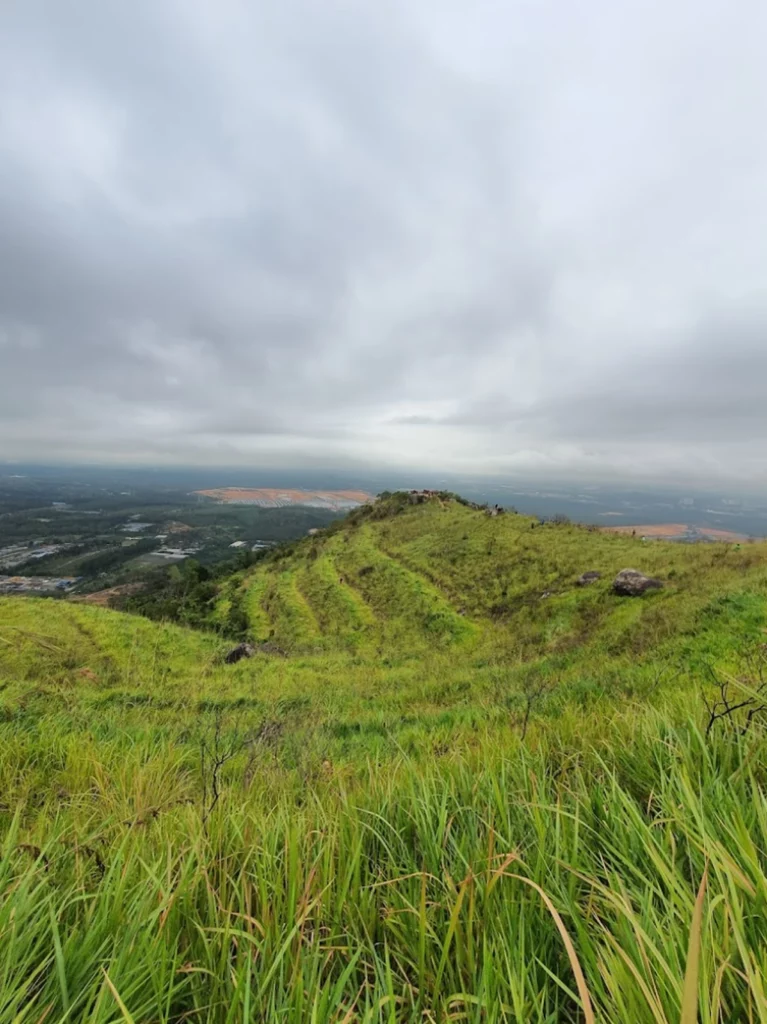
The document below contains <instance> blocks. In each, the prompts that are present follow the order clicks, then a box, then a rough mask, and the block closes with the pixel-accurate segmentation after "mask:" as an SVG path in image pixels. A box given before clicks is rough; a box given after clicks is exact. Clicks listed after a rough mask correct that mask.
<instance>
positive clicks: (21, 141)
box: [0, 0, 767, 487]
mask: <svg viewBox="0 0 767 1024" xmlns="http://www.w3.org/2000/svg"><path fill="white" fill-rule="evenodd" d="M0 27H2V31H0V460H21V461H29V462H70V463H72V462H80V463H113V464H123V465H128V464H135V465H147V464H156V465H187V466H188V465H199V466H207V465H215V464H221V465H231V466H248V465H254V464H256V465H274V466H304V465H305V466H307V467H313V466H317V465H320V464H323V465H324V464H327V465H329V466H338V467H344V466H352V467H354V466H363V465H379V466H401V467H413V468H418V467H423V466H430V467H432V468H433V467H435V466H436V467H440V468H444V470H445V471H446V472H468V471H471V472H475V473H488V474H496V473H516V474H520V475H522V476H524V477H528V478H529V477H540V478H543V477H546V476H549V477H551V478H553V479H582V480H602V479H607V478H609V479H614V480H619V479H621V480H631V479H632V478H633V479H638V480H654V481H658V482H662V481H674V482H684V481H691V482H692V481H697V482H699V483H706V484H711V485H718V484H723V485H726V484H729V483H737V484H743V485H748V486H759V487H767V467H766V466H765V460H764V451H765V444H767V402H766V401H765V399H766V398H767V384H766V383H765V382H767V286H766V285H765V278H764V267H765V257H766V256H767V253H766V252H765V249H766V247H767V242H765V239H767V191H766V190H765V188H764V182H765V180H767V136H766V135H765V132H764V130H763V125H764V124H765V123H767V64H765V62H764V59H763V39H764V38H765V37H767V9H766V8H765V7H764V6H763V5H760V4H757V3H756V0H741V2H736V3H725V2H723V0H720V2H714V0H705V2H702V3H693V2H692V0H677V2H675V3H673V4H670V5H669V4H660V3H659V2H655V0H653V2H649V3H648V2H642V3H640V2H638V0H629V2H627V3H625V4H621V5H613V4H608V3H607V2H606V0H585V2H584V3H583V4H580V5H577V7H575V6H571V7H567V6H563V5H561V4H555V3H553V2H551V0H544V2H543V3H538V4H532V3H529V2H527V0H519V2H515V3H512V4H508V5H500V4H493V3H489V2H480V3H478V4H475V5H472V6H471V9H469V8H467V7H466V6H465V5H461V4H457V3H453V2H447V3H444V2H443V3H436V2H434V0H425V2H424V3H422V4H419V5H417V9H416V5H411V4H407V3H405V2H404V0H394V2H393V3H391V4H387V5H385V8H384V7H381V6H380V5H373V4H357V5H355V4H351V3H348V2H342V0H329V2H328V3H326V4H323V5H317V4H314V3H311V2H310V0H283V2H282V3H276V2H274V0H267V2H265V3H263V4H260V5H257V6H256V5H249V4H246V3H240V2H236V0H221V2H220V3H217V4H215V5H213V6H211V5H210V4H207V3H203V2H202V0H185V2H183V3H182V2H181V0H137V2H136V3H134V4H132V5H130V6H129V7H127V6H125V5H118V4H115V3H109V2H107V3H97V2H96V0H58V2H53V0H27V2H26V3H23V4H15V5H8V6H7V7H6V8H5V9H4V10H3V12H2V14H0Z"/></svg>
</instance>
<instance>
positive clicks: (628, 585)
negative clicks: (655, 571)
mask: <svg viewBox="0 0 767 1024" xmlns="http://www.w3.org/2000/svg"><path fill="white" fill-rule="evenodd" d="M662 587H663V583H662V582H661V580H658V579H655V578H654V577H653V576H645V575H644V573H641V572H639V571H638V570H637V569H621V571H620V572H619V573H618V575H617V576H616V577H615V579H614V580H613V592H614V593H615V594H618V595H619V596H620V597H641V596H642V594H644V593H646V592H647V591H648V590H660V589H661V588H662Z"/></svg>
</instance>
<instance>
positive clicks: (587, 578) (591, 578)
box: [575, 569, 602, 587]
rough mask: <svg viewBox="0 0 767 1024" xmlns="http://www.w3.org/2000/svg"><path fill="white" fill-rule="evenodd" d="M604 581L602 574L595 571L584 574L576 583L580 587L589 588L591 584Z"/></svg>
mask: <svg viewBox="0 0 767 1024" xmlns="http://www.w3.org/2000/svg"><path fill="white" fill-rule="evenodd" d="M601 579H602V573H601V572H595V571H594V570H593V569H592V570H590V571H589V572H584V573H583V575H582V576H579V577H578V579H577V580H576V581H575V582H576V585H577V586H579V587H588V586H589V584H591V583H596V581H597V580H601Z"/></svg>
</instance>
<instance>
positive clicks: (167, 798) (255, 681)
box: [0, 492, 767, 1024]
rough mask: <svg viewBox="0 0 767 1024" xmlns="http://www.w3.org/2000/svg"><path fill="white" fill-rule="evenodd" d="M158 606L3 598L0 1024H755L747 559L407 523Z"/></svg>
mask: <svg viewBox="0 0 767 1024" xmlns="http://www.w3.org/2000/svg"><path fill="white" fill-rule="evenodd" d="M629 567H631V568H635V569H637V570H640V571H641V572H643V573H645V574H647V575H648V576H651V577H655V578H657V579H658V580H660V581H661V582H662V584H663V586H662V588H659V589H654V590H651V591H648V592H647V593H645V594H643V595H642V596H641V597H623V596H619V595H618V594H616V593H615V591H614V588H613V586H612V581H613V579H614V578H615V576H616V575H617V573H618V572H620V571H621V570H623V569H625V568H629ZM584 574H591V575H590V576H589V577H588V579H587V580H584V579H583V576H584ZM597 574H598V575H597ZM180 585H183V586H184V587H187V586H188V592H187V593H186V598H185V599H186V600H187V601H188V602H190V603H191V604H193V605H194V609H193V610H194V621H196V622H197V623H198V625H199V628H196V629H192V628H189V627H187V626H183V625H180V624H177V623H172V622H158V621H150V619H148V618H145V617H143V616H139V615H136V614H128V613H122V612H116V611H111V610H109V609H105V608H101V607H96V606H91V605H87V604H82V603H81V604H77V603H73V602H65V601H53V600H44V599H22V598H6V599H2V598H0V623H1V625H0V686H1V687H2V689H0V778H2V782H3V794H2V805H1V806H0V828H1V829H2V835H3V836H4V846H3V849H2V859H1V860H0V872H2V873H3V874H2V879H3V880H2V882H0V944H1V945H2V948H3V949H4V951H5V952H4V965H3V968H2V970H3V972H4V973H3V975H2V984H0V993H2V994H0V1019H8V1020H14V1021H19V1022H27V1021H29V1022H32V1021H37V1020H39V1019H40V1018H41V1017H42V1016H43V1015H45V1016H46V1018H47V1019H48V1020H53V1021H63V1020H65V1019H66V1020H68V1021H71V1020H86V1019H87V1020H89V1021H113V1020H116V1019H123V1020H131V1019H132V1020H136V1021H139V1020H162V1021H167V1022H170V1021H180V1020H182V1019H200V1020H208V1021H219V1020H221V1021H225V1020H232V1019H259V1020H289V1021H296V1022H298V1021H302V1022H303V1021H305V1020H313V1021H318V1022H330V1021H341V1020H345V1021H349V1022H352V1021H363V1020H365V1021H378V1020H386V1021H424V1020H434V1021H437V1020H439V1021H443V1020H448V1019H463V1020H471V1021H483V1022H484V1021H515V1022H520V1024H521V1022H527V1021H536V1022H540V1024H543V1022H544V1021H560V1020H561V1021H572V1022H575V1021H590V1020H599V1021H600V1022H603V1024H607V1022H614V1021H617V1020H625V1021H632V1022H634V1021H637V1022H644V1021H647V1022H648V1024H649V1022H651V1021H652V1022H657V1021H669V1022H670V1021H677V1020H679V1019H680V1014H681V1013H682V1011H683V1009H684V1010H685V1012H687V1014H688V1016H687V1017H686V1018H685V1019H686V1020H689V1021H693V1020H695V1019H696V1015H695V1014H696V1011H695V1007H694V1005H693V1003H692V1002H691V1001H692V1000H696V1001H698V1002H699V1006H698V1010H699V1012H700V1015H701V1016H700V1019H701V1020H702V1021H705V1022H714V1021H719V1020H727V1021H737V1020H750V1019H753V1020H760V1021H763V1020H767V1015H766V1014H765V1013H764V1012H763V1010H760V1009H758V1008H759V1007H760V1006H761V1007H762V1008H763V1007H764V1005H765V1003H764V992H763V990H762V984H763V983H762V980H761V979H762V978H763V977H764V972H765V968H767V962H766V961H765V959H764V957H765V954H764V950H765V949H767V925H766V924H765V921H767V914H765V913H764V910H765V907H764V906H763V904H764V901H765V893H767V858H766V857H765V854H764V852H763V851H764V850H765V849H767V801H765V797H764V787H765V785H767V778H766V777H765V769H764V765H765V758H764V753H765V743H764V732H763V730H764V723H763V721H762V719H763V712H762V711H761V707H762V692H763V691H762V687H763V686H764V680H765V679H766V678H767V676H765V671H767V663H766V660H765V651H767V648H766V647H765V644H766V643H767V632H766V631H767V545H765V544H744V545H742V546H740V547H734V546H732V545H725V544H716V543H715V544H709V545H706V546H687V545H679V544H674V543H665V542H643V541H642V540H641V539H639V538H634V537H631V536H627V535H622V534H620V533H605V532H603V531H601V530H598V529H594V528H587V527H581V526H575V525H572V524H569V523H567V522H559V523H556V522H550V523H545V524H541V523H539V522H538V521H537V520H536V519H532V518H529V517H526V516H521V515H516V514H514V513H512V512H504V513H501V514H498V513H497V511H496V510H494V509H490V510H486V509H483V508H481V507H479V506H476V505H474V504H472V503H469V502H463V501H461V500H459V499H456V497H455V496H452V495H447V494H432V493H430V492H429V493H424V494H422V495H409V494H405V493H396V494H391V495H385V496H384V497H382V498H381V499H379V500H378V501H375V502H373V503H369V504H366V505H363V506H361V507H359V508H357V509H355V510H354V511H353V512H351V513H350V514H349V515H348V516H347V517H346V518H345V519H344V520H342V521H339V522H337V523H333V524H331V525H330V526H328V527H326V528H324V529H322V530H319V531H313V534H312V535H311V536H307V537H305V538H304V539H302V540H300V541H296V542H293V543H290V544H286V545H283V546H281V547H279V548H277V549H274V550H271V551H266V552H264V553H263V554H259V555H258V558H257V560H256V561H255V562H254V564H250V565H243V566H242V567H241V568H240V569H239V570H238V571H236V572H233V573H231V574H229V575H226V576H224V577H219V578H205V579H202V578H200V579H199V580H197V581H195V580H193V579H192V578H191V577H189V579H188V580H186V581H185V582H184V581H183V580H182V583H181V584H180ZM169 607H170V605H169ZM172 607H173V609H174V611H177V610H178V607H179V605H178V603H176V604H174V605H173V606H172ZM154 611H155V612H157V613H158V614H160V613H161V604H160V603H159V602H158V603H157V604H156V606H155V608H154ZM187 621H189V620H188V619H187ZM238 642H247V643H248V644H249V645H250V646H251V648H252V656H250V657H245V658H243V659H241V660H239V661H237V663H235V664H227V662H226V656H227V654H228V652H230V651H231V649H232V648H233V646H234V645H235V644H236V643H238ZM722 700H726V701H727V702H728V703H727V705H726V706H725V705H723V704H722V703H721V701H722ZM717 702H718V703H717ZM730 712H731V713H730ZM700 907H704V909H705V917H701V916H700V915H701V911H700ZM691 935H692V936H693V938H694V941H693V942H691V941H690V939H691ZM698 942H699V947H698V944H697V943H698ZM691 1007H692V1010H691ZM690 1014H692V1015H690ZM749 1014H750V1015H751V1016H749Z"/></svg>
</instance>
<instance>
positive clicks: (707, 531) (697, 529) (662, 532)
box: [602, 523, 749, 544]
mask: <svg viewBox="0 0 767 1024" xmlns="http://www.w3.org/2000/svg"><path fill="white" fill-rule="evenodd" d="M602 529H603V530H605V531H607V532H608V533H624V534H630V535H632V536H633V535H634V534H636V536H637V537H652V538H654V539H656V540H690V541H695V540H718V541H723V542H725V543H729V544H737V543H740V542H742V541H746V540H748V539H749V538H748V537H747V536H746V535H745V534H743V533H735V532H734V531H732V530H718V529H715V528H713V527H708V526H690V525H689V524H686V523H648V524H640V525H638V526H631V525H629V526H624V525H621V526H603V527H602Z"/></svg>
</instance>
